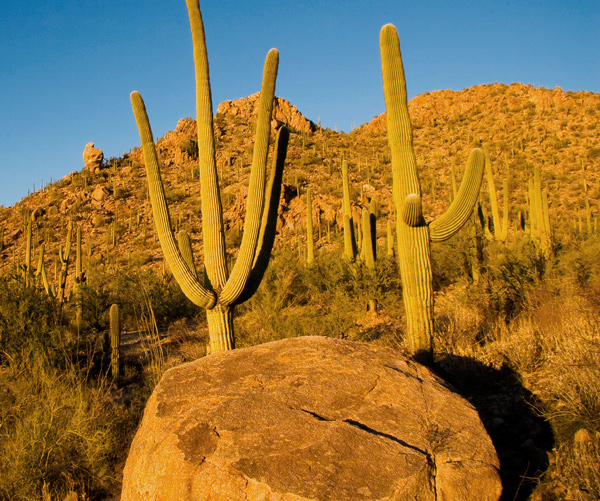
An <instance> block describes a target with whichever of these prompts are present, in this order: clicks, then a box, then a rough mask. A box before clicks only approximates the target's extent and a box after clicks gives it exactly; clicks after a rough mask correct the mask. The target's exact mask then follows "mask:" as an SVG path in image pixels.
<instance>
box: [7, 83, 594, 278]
mask: <svg viewBox="0 0 600 501" xmlns="http://www.w3.org/2000/svg"><path fill="white" fill-rule="evenodd" d="M257 99H258V95H257V94H255V95H252V96H249V97H247V98H243V99H240V100H237V101H226V102H224V103H221V104H220V105H219V107H218V109H217V114H216V117H215V122H214V131H215V137H216V140H217V151H218V153H217V164H218V168H219V175H220V181H221V185H222V202H223V207H224V212H225V221H226V229H227V230H228V232H227V238H228V249H229V252H230V253H231V254H232V255H234V254H235V253H236V245H237V244H238V243H239V240H240V230H241V228H242V225H243V216H244V212H245V197H246V192H247V190H246V186H247V180H248V175H249V169H250V164H251V158H252V147H253V142H254V139H253V127H254V122H255V115H256V113H257V109H256V108H257ZM409 109H410V114H411V118H412V121H413V126H414V129H415V130H414V143H415V151H416V155H417V162H418V165H419V169H420V178H421V185H422V187H423V191H424V207H425V214H426V217H429V218H431V217H433V216H435V215H437V214H439V213H440V212H442V211H443V210H444V208H445V207H446V206H447V205H448V202H449V200H450V199H451V197H452V174H451V173H452V171H453V170H454V172H455V174H456V177H457V178H458V179H460V176H461V174H462V169H463V167H464V164H465V162H466V159H467V156H468V154H469V152H470V150H471V149H472V148H473V147H477V146H481V145H486V146H487V147H488V148H489V151H490V156H491V160H492V164H493V167H494V171H495V173H496V178H497V182H496V187H497V189H499V188H500V187H501V186H502V182H501V181H502V179H503V178H507V179H508V181H509V188H510V209H509V210H510V216H511V220H512V219H514V217H515V216H516V214H517V212H518V211H519V210H522V209H525V207H526V196H527V181H528V179H529V178H530V177H531V176H532V175H533V166H534V165H537V166H539V167H540V168H541V171H542V183H543V185H544V186H545V188H546V190H547V191H548V194H549V201H550V215H551V219H552V223H553V225H554V226H555V228H557V230H558V229H560V231H572V229H573V227H574V226H575V227H576V228H577V227H578V225H579V224H580V223H579V220H578V215H579V217H580V218H581V216H582V215H583V211H584V208H585V206H586V199H587V201H588V202H589V203H590V204H591V208H592V213H593V214H594V216H597V215H598V202H599V200H600V124H599V117H600V94H594V93H589V92H563V91H562V90H561V89H559V88H555V89H553V90H549V89H542V88H534V87H532V86H527V85H522V84H512V85H502V84H492V85H480V86H476V87H472V88H469V89H464V90H462V91H458V92H455V91H448V90H446V91H436V92H431V93H427V94H424V95H420V96H417V97H416V98H414V99H413V100H411V102H410V103H409ZM281 124H288V125H289V126H290V128H291V131H292V134H291V137H290V145H289V148H288V155H287V163H286V171H285V174H284V183H285V184H284V189H283V192H282V198H281V210H280V214H281V215H280V221H279V231H280V236H281V237H282V238H280V239H279V240H278V243H277V244H276V245H291V246H297V244H298V242H302V240H303V238H304V232H305V225H306V223H305V218H306V215H305V210H306V203H305V199H304V197H303V195H304V193H305V192H306V189H307V188H308V187H311V188H312V192H313V204H312V206H313V222H314V227H315V232H318V233H319V236H320V237H321V238H320V241H319V245H321V246H324V247H331V246H335V245H339V241H340V238H339V237H338V236H337V231H338V230H339V228H341V225H342V217H341V200H340V199H341V175H340V173H341V169H340V166H341V161H342V159H343V158H345V159H347V160H348V161H349V165H350V171H351V181H352V185H353V190H354V192H353V198H354V200H353V201H354V204H355V207H356V208H357V209H360V208H361V207H366V206H368V204H369V201H370V200H371V199H374V200H375V201H376V202H377V205H378V207H379V215H380V218H379V234H380V236H381V237H382V238H383V235H384V234H385V225H386V220H387V218H389V217H390V215H391V213H392V212H393V208H392V204H391V186H392V178H391V166H390V154H389V149H388V145H387V138H386V133H385V114H383V115H380V116H379V117H376V118H375V119H374V120H373V121H371V122H369V123H367V124H364V125H363V126H361V127H359V128H357V129H355V130H353V131H352V132H350V133H338V132H334V131H332V130H329V129H322V128H320V127H317V126H316V125H315V124H314V123H313V122H311V121H310V120H308V119H306V118H305V117H303V116H302V114H301V113H300V112H299V111H298V109H297V108H296V107H294V106H292V105H291V104H290V103H288V102H287V101H285V100H283V99H280V98H278V99H277V103H276V106H275V112H274V117H273V126H274V127H278V126H280V125H281ZM195 135H196V130H195V123H194V121H193V120H191V119H189V118H184V119H181V120H180V121H179V122H178V123H177V127H176V128H175V130H173V131H171V132H169V133H168V134H166V135H165V136H164V137H162V138H159V139H158V141H157V149H158V153H159V158H160V160H161V162H162V176H163V179H164V182H165V187H166V191H167V197H168V199H169V202H170V211H171V219H172V222H173V226H174V228H186V229H187V230H188V231H189V232H190V233H191V234H192V240H193V245H194V249H195V252H196V255H197V256H200V254H201V224H200V219H201V215H200V199H199V193H200V187H199V180H198V168H197V165H196V161H195V157H196V151H197V150H196V142H195ZM91 139H93V138H91ZM83 146H84V145H82V148H83ZM96 146H98V147H100V148H101V147H102V145H96ZM586 192H587V195H586ZM484 193H485V186H484V190H483V191H482V194H484ZM586 196H587V198H586ZM482 199H483V200H484V201H486V200H487V196H486V195H482ZM30 218H31V219H32V221H33V228H34V238H33V240H34V249H35V258H34V263H35V262H36V260H37V248H38V245H39V244H40V243H42V242H45V244H46V245H45V247H46V254H45V260H46V268H47V270H49V275H50V276H51V278H52V277H53V274H52V273H53V270H54V269H55V268H54V267H55V262H56V256H57V255H58V249H59V246H60V245H61V244H63V243H64V240H65V235H66V227H67V223H68V221H69V220H72V221H73V222H74V224H75V225H76V226H79V227H81V229H82V235H83V248H84V255H85V256H87V259H86V260H85V266H88V267H96V268H98V267H109V268H111V267H120V266H127V265H132V266H154V267H156V268H159V267H162V266H163V264H162V263H163V260H162V253H161V251H160V249H159V245H158V242H157V240H156V237H155V235H154V228H153V222H152V216H151V207H150V202H149V200H148V196H147V187H146V181H145V172H144V167H143V157H142V153H141V149H140V148H134V149H132V150H131V151H130V152H129V153H127V154H125V155H123V156H122V157H121V158H110V159H105V160H104V161H103V163H102V167H101V168H94V169H86V168H83V169H82V170H81V171H79V172H72V173H71V174H69V175H67V176H65V177H64V178H63V179H62V180H60V181H57V182H55V183H53V184H52V185H48V186H45V187H44V189H43V190H39V191H37V192H36V193H33V194H31V195H29V196H28V197H26V198H24V199H23V200H22V201H21V202H19V203H17V204H15V205H13V206H12V207H9V208H4V209H1V210H0V231H1V232H2V242H0V244H1V252H0V272H3V273H6V272H8V271H9V270H10V269H11V268H13V267H15V266H18V265H19V264H20V263H22V262H23V261H24V256H25V252H24V248H25V236H24V233H25V232H24V229H25V227H26V222H27V220H28V219H30ZM198 260H199V261H200V260H201V258H198Z"/></svg>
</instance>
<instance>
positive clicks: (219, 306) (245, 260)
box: [131, 0, 289, 353]
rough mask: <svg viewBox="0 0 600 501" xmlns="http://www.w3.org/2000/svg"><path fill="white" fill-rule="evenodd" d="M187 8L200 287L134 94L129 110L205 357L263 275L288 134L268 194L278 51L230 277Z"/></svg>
mask: <svg viewBox="0 0 600 501" xmlns="http://www.w3.org/2000/svg"><path fill="white" fill-rule="evenodd" d="M186 4H187V8H188V13H189V18H190V25H191V31H192V39H193V45H194V63H195V69H196V101H197V114H196V116H197V119H196V122H197V126H198V146H199V148H198V163H199V166H200V178H201V183H200V188H201V203H202V207H201V210H202V217H203V239H204V253H205V270H206V277H207V280H206V283H205V284H203V283H201V281H200V280H199V279H198V278H197V276H196V275H195V274H194V273H193V272H192V271H191V270H190V267H189V266H188V264H187V263H186V261H185V259H184V258H183V257H182V255H181V252H180V251H179V248H178V247H177V244H176V242H175V238H174V236H173V233H172V231H171V222H170V218H169V211H168V207H167V202H166V197H165V193H164V188H163V185H162V181H161V177H160V173H159V168H158V158H157V154H156V148H155V145H154V141H153V137H152V132H151V129H150V124H149V121H148V116H147V114H146V109H145V106H144V102H143V100H142V97H141V96H140V95H139V94H138V93H137V92H133V93H132V94H131V102H132V106H133V111H134V114H135V118H136V122H137V125H138V128H139V131H140V137H141V140H142V146H143V151H144V159H145V163H146V172H147V176H148V184H149V187H150V199H151V202H152V209H153V214H154V220H155V223H156V228H157V232H158V236H159V240H160V244H161V247H162V249H163V252H164V255H165V258H166V260H167V262H168V264H169V267H170V268H171V271H172V272H173V275H174V276H175V278H176V280H177V282H178V283H179V285H180V286H181V289H182V290H183V292H184V293H185V294H186V296H187V297H188V298H189V299H190V300H191V301H192V302H193V303H195V304H196V305H198V306H201V307H203V308H205V309H206V315H207V319H208V329H209V336H210V346H209V350H210V352H211V353H215V352H219V351H225V350H230V349H233V348H234V346H235V338H234V331H233V308H234V306H235V305H236V304H239V303H241V302H242V301H244V300H246V299H248V297H249V295H250V291H252V292H254V290H256V287H258V283H259V282H260V281H261V279H262V276H263V274H264V271H265V269H266V264H267V263H268V255H269V254H270V252H271V248H272V244H273V239H274V234H275V227H276V223H277V207H278V205H279V193H280V189H281V170H282V169H283V164H284V161H285V153H286V149H287V142H288V137H289V132H288V130H287V128H285V127H282V128H281V129H280V130H279V133H278V135H277V140H276V146H275V155H274V161H273V168H272V173H271V182H270V184H269V187H268V189H267V188H266V164H267V156H268V147H269V135H270V129H271V114H272V109H273V101H274V98H275V79H276V76H277V67H278V62H279V53H278V52H277V50H275V49H271V50H270V51H269V53H268V55H267V58H266V61H265V68H264V73H263V85H262V88H261V92H260V102H259V113H258V123H257V127H256V140H255V145H254V156H253V161H252V169H251V174H250V183H249V188H248V205H247V214H246V221H245V225H244V234H243V237H242V242H241V246H240V251H239V254H238V259H237V261H236V263H235V265H234V267H233V269H232V271H231V274H230V273H229V271H228V268H227V258H226V252H225V235H224V226H223V209H222V205H221V196H220V192H219V186H218V176H217V166H216V156H215V138H214V134H213V113H212V101H211V93H210V83H209V76H208V58H207V54H206V43H205V39H204V27H203V24H202V16H201V13H200V7H199V4H198V0H186ZM273 180H276V182H273Z"/></svg>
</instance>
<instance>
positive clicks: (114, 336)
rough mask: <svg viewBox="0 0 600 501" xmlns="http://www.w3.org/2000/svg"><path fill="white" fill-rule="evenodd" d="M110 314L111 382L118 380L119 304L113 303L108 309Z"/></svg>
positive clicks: (119, 343)
mask: <svg viewBox="0 0 600 501" xmlns="http://www.w3.org/2000/svg"><path fill="white" fill-rule="evenodd" d="M109 316H110V322H109V323H110V368H111V372H112V377H113V383H114V384H117V382H118V381H119V358H120V357H119V350H120V346H121V321H120V319H119V305H118V304H113V305H112V306H111V307H110V311H109Z"/></svg>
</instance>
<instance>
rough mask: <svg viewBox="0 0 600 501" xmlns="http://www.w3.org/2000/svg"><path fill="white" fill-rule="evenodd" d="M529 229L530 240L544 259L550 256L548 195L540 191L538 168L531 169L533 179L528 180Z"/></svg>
mask: <svg viewBox="0 0 600 501" xmlns="http://www.w3.org/2000/svg"><path fill="white" fill-rule="evenodd" d="M528 192H529V227H530V232H531V238H532V240H533V241H534V243H535V244H536V245H537V246H538V247H539V249H540V252H541V253H542V255H543V256H544V257H546V258H548V257H550V255H551V254H552V236H551V229H550V216H549V213H548V195H547V193H546V192H545V190H542V180H541V175H540V168H539V167H538V166H537V165H536V166H535V167H534V169H533V179H530V180H529V184H528Z"/></svg>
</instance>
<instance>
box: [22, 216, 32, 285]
mask: <svg viewBox="0 0 600 501" xmlns="http://www.w3.org/2000/svg"><path fill="white" fill-rule="evenodd" d="M23 273H24V275H25V287H29V286H30V285H31V276H32V272H31V219H29V221H27V240H26V242H25V268H24V270H23Z"/></svg>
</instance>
